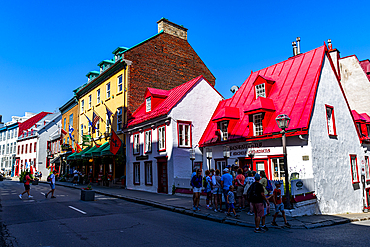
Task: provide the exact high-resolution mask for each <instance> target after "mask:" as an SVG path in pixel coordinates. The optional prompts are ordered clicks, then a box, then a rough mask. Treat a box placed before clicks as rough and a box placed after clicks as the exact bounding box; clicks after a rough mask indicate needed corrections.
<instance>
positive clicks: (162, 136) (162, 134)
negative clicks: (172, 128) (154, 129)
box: [158, 125, 166, 151]
mask: <svg viewBox="0 0 370 247" xmlns="http://www.w3.org/2000/svg"><path fill="white" fill-rule="evenodd" d="M158 150H159V151H164V150H166V125H162V126H160V127H158Z"/></svg>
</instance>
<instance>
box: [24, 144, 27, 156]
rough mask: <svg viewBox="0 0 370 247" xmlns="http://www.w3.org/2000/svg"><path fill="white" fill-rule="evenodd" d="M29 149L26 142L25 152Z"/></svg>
mask: <svg viewBox="0 0 370 247" xmlns="http://www.w3.org/2000/svg"><path fill="white" fill-rule="evenodd" d="M27 149H28V144H26V148H25V149H24V153H25V154H26V153H27Z"/></svg>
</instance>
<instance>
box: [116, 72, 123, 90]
mask: <svg viewBox="0 0 370 247" xmlns="http://www.w3.org/2000/svg"><path fill="white" fill-rule="evenodd" d="M122 89H123V85H122V75H119V76H118V77H117V91H118V93H120V92H122Z"/></svg>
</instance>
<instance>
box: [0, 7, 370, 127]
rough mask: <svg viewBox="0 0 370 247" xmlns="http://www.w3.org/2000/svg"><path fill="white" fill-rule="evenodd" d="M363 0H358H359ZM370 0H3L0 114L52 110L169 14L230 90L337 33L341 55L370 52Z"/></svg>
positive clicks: (222, 87) (5, 118) (362, 55)
mask: <svg viewBox="0 0 370 247" xmlns="http://www.w3.org/2000/svg"><path fill="white" fill-rule="evenodd" d="M358 2H362V3H358ZM369 9H370V3H369V1H352V2H351V1H248V0H246V1H199V0H198V1H190V0H189V1H93V0H91V1H69V0H64V1H41V0H33V1H2V3H1V8H0V27H1V28H0V37H1V43H0V44H1V45H0V114H1V115H3V121H9V120H10V119H11V116H13V115H16V116H23V114H24V112H25V111H29V112H35V113H38V112H40V111H51V112H53V111H55V110H56V109H58V108H59V107H60V106H62V105H63V104H64V103H65V102H67V101H68V100H69V99H70V98H71V97H72V96H73V92H72V90H73V89H75V88H77V87H78V86H80V85H82V84H83V83H85V82H86V80H87V79H86V77H85V75H86V74H87V72H89V71H91V70H97V69H98V67H97V64H98V63H99V62H100V61H102V60H104V59H110V58H112V51H113V50H114V49H115V48H117V47H118V46H126V47H131V46H133V45H135V44H137V43H138V42H141V41H143V40H144V39H146V38H148V37H150V36H152V35H154V34H156V33H157V23H156V22H157V21H158V20H159V19H160V18H161V17H165V18H167V19H169V20H170V21H172V22H175V23H177V24H181V25H184V27H186V28H188V29H189V30H188V41H189V43H190V44H191V45H192V47H193V48H194V49H195V51H196V52H197V53H198V54H199V56H200V57H201V58H202V60H203V61H204V62H205V64H206V65H207V66H208V68H209V69H210V70H211V72H212V73H213V74H214V75H215V77H216V89H217V90H219V91H220V93H221V94H222V95H223V96H224V97H225V98H229V97H230V96H231V95H232V94H231V93H230V91H229V89H230V87H231V86H233V85H238V86H240V85H241V84H242V83H243V82H244V80H245V79H246V78H247V77H248V76H249V74H250V71H251V70H253V71H255V70H259V69H262V68H264V67H267V66H270V65H272V64H275V63H278V62H280V61H282V60H285V59H287V58H288V57H290V56H291V55H292V46H291V42H292V41H294V40H295V38H296V37H297V36H300V37H301V51H302V52H306V51H309V50H311V49H314V48H316V47H318V46H321V45H322V44H323V43H324V41H326V40H327V39H329V38H330V39H332V42H333V47H334V48H337V49H338V50H339V51H340V52H341V55H342V56H348V55H352V54H356V55H357V56H358V58H359V59H360V60H363V59H368V58H370V42H369V40H370V37H369V36H370V32H369V28H368V27H369Z"/></svg>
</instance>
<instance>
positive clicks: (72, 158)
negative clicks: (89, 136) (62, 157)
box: [67, 152, 78, 160]
mask: <svg viewBox="0 0 370 247" xmlns="http://www.w3.org/2000/svg"><path fill="white" fill-rule="evenodd" d="M77 154H78V153H77V152H76V153H73V154H71V155H70V156H68V157H67V160H74V159H76V155H77Z"/></svg>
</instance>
